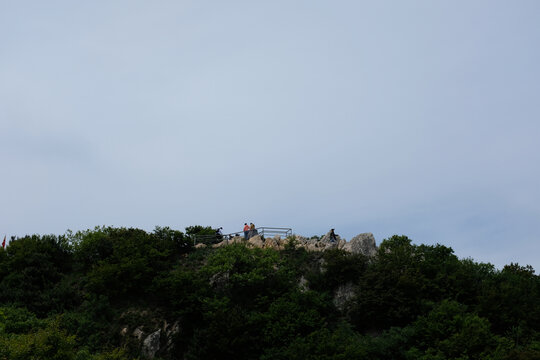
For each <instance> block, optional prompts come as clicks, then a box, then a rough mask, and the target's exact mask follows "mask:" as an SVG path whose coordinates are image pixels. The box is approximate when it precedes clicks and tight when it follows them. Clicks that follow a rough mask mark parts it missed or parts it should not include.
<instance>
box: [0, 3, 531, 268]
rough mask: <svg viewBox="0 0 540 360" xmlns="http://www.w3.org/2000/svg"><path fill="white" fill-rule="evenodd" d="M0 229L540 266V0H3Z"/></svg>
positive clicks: (13, 232) (4, 232)
mask: <svg viewBox="0 0 540 360" xmlns="http://www.w3.org/2000/svg"><path fill="white" fill-rule="evenodd" d="M0 34H1V35H0V142H1V144H0V149H1V152H0V165H1V169H0V172H1V174H2V176H1V180H0V184H1V188H0V202H1V207H0V234H1V235H7V236H8V238H9V236H11V235H18V236H23V235H25V234H33V233H38V234H48V233H52V234H62V233H64V232H65V231H66V230H67V229H72V230H74V231H76V230H84V229H87V228H93V227H94V226H96V225H113V226H126V227H138V228H142V229H145V230H148V231H151V230H153V228H154V227H155V226H156V225H157V226H170V227H172V228H174V229H181V230H183V229H184V228H185V227H186V226H189V225H194V224H201V225H211V226H215V227H217V226H223V228H224V229H223V230H224V232H226V233H227V232H233V231H240V230H241V229H242V227H243V224H244V222H254V223H255V224H256V225H257V226H283V227H292V228H293V229H294V232H296V233H298V234H302V235H314V234H317V235H320V234H323V233H326V232H327V231H328V229H330V228H331V227H333V228H335V229H336V233H338V234H340V235H342V236H344V237H345V238H347V239H350V238H351V237H352V236H354V235H356V234H358V233H362V232H373V233H374V235H375V238H376V240H377V243H380V241H382V240H383V239H384V238H387V237H389V236H391V235H393V234H404V235H407V236H409V237H410V238H411V239H412V240H413V242H414V243H416V244H421V243H424V244H436V243H441V244H444V245H446V246H450V247H452V248H453V249H454V250H455V252H456V254H457V255H458V256H459V257H472V258H474V259H475V260H476V261H481V262H490V263H492V264H494V265H496V266H497V267H498V268H501V267H502V266H503V265H504V264H508V263H510V262H519V263H520V264H521V265H525V264H531V265H533V266H534V267H535V269H536V270H537V272H538V271H539V269H540V186H539V184H540V141H539V138H540V2H539V1H537V0H531V1H525V0H517V1H496V0H487V1H476V0H472V1H471V0H466V1H465V0H463V1H434V0H425V1H397V0H396V1H379V0H373V1H314V0H309V1H291V0H287V1H275V0H273V1H136V0H129V1H128V0H126V1H84V2H83V1H67V0H66V1H60V0H57V1H55V0H51V1H41V0H36V1H11V0H0Z"/></svg>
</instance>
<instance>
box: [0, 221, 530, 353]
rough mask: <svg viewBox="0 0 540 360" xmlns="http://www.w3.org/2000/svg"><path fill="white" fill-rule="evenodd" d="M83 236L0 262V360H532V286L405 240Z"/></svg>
mask: <svg viewBox="0 0 540 360" xmlns="http://www.w3.org/2000/svg"><path fill="white" fill-rule="evenodd" d="M213 231H214V230H213V229H211V228H209V227H202V226H194V227H189V228H186V231H185V232H182V231H178V230H172V229H169V228H156V229H155V230H154V231H153V232H151V233H149V232H146V231H143V230H139V229H126V228H112V227H108V228H105V227H103V228H96V229H94V230H88V231H84V232H78V233H76V234H73V233H70V232H68V233H67V234H65V235H61V236H54V235H44V236H40V235H33V236H26V237H23V238H19V239H16V240H14V241H13V242H11V243H10V244H9V246H8V247H7V248H6V249H5V250H1V249H0V301H1V303H2V306H1V307H0V359H24V360H26V359H30V358H35V359H57V360H60V359H62V360H71V359H73V360H98V359H99V360H104V359H116V360H128V359H130V360H131V359H145V358H148V359H163V360H165V359H167V360H168V359H171V360H172V359H263V360H270V359H302V360H304V359H456V360H457V359H539V358H540V325H539V324H540V306H539V302H538V299H540V278H539V276H538V275H536V274H535V272H534V269H532V268H531V267H530V266H521V265H519V264H509V265H507V266H505V267H504V268H503V269H502V270H497V269H495V268H494V266H493V265H491V264H485V263H477V262H475V261H474V260H473V259H459V258H457V257H456V256H455V255H454V253H453V250H452V249H451V248H449V247H447V246H444V245H440V244H438V245H422V244H420V245H416V244H413V242H412V241H411V240H410V239H409V238H407V237H406V236H393V237H391V238H388V239H385V240H383V241H381V242H380V244H378V246H377V245H376V244H375V239H374V238H373V236H372V235H371V234H369V233H364V234H360V235H358V236H357V237H355V238H353V239H351V241H349V242H346V241H344V240H341V239H337V241H336V242H331V241H329V239H328V238H327V237H326V238H325V236H323V237H302V236H290V237H288V238H286V239H278V238H266V239H264V238H262V237H258V238H257V237H254V238H252V239H250V241H248V242H245V241H244V240H243V239H242V238H233V239H230V240H227V241H226V242H222V241H221V239H219V241H211V242H208V243H207V244H204V245H199V246H194V237H195V236H197V235H198V234H211V233H213Z"/></svg>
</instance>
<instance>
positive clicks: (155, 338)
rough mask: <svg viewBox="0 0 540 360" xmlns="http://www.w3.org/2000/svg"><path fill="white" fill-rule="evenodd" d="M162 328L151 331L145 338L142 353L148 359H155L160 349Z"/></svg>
mask: <svg viewBox="0 0 540 360" xmlns="http://www.w3.org/2000/svg"><path fill="white" fill-rule="evenodd" d="M160 337H161V329H158V330H157V331H155V332H153V333H151V334H150V335H148V336H147V337H146V339H144V341H143V345H142V354H143V356H145V357H146V358H148V359H153V358H154V357H155V356H156V353H157V352H158V351H159V345H160V341H159V340H160Z"/></svg>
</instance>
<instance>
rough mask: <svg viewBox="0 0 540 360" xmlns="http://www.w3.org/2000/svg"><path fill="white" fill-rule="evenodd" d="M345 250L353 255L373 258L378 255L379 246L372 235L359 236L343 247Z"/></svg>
mask: <svg viewBox="0 0 540 360" xmlns="http://www.w3.org/2000/svg"><path fill="white" fill-rule="evenodd" d="M343 250H346V251H350V252H351V253H353V254H363V255H365V256H369V257H373V256H375V255H376V254H377V245H376V244H375V237H374V236H373V234H372V233H363V234H358V235H356V236H355V237H353V238H352V239H351V241H349V242H348V243H346V244H345V245H344V246H343Z"/></svg>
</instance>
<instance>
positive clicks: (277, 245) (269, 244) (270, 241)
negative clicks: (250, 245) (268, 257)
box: [263, 238, 283, 250]
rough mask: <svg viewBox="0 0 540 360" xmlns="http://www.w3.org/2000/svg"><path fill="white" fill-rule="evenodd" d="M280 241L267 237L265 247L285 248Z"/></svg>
mask: <svg viewBox="0 0 540 360" xmlns="http://www.w3.org/2000/svg"><path fill="white" fill-rule="evenodd" d="M280 241H281V240H280ZM280 241H277V240H276V239H275V238H269V239H266V241H265V242H264V245H263V247H264V248H272V249H276V250H281V249H282V248H283V246H281V244H280Z"/></svg>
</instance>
